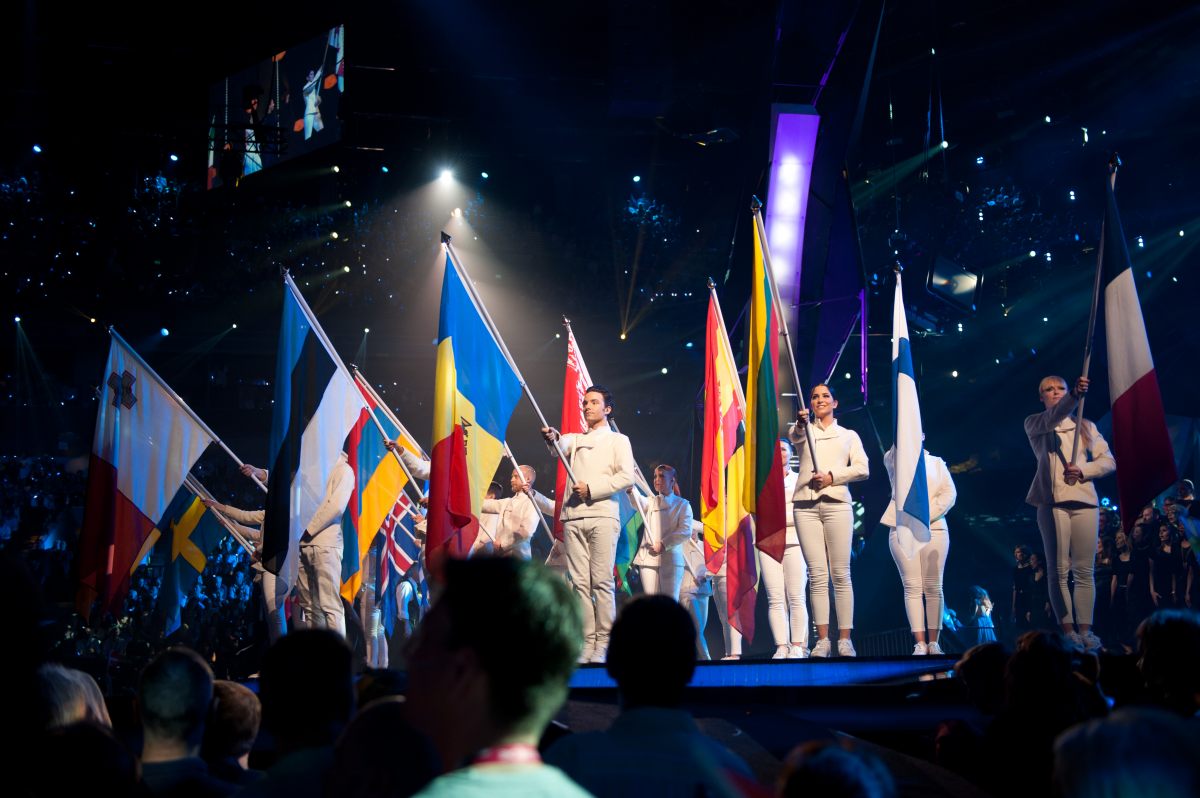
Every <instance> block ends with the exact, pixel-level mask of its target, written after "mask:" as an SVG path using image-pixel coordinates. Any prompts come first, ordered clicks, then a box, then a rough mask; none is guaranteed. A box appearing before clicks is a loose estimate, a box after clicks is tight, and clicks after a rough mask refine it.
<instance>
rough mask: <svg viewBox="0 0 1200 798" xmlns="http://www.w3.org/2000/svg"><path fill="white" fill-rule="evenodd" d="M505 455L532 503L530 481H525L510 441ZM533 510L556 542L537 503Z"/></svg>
mask: <svg viewBox="0 0 1200 798" xmlns="http://www.w3.org/2000/svg"><path fill="white" fill-rule="evenodd" d="M504 454H505V455H506V456H507V457H508V461H509V462H510V463H512V467H513V471H515V472H516V473H517V474H518V475H519V476H520V478H521V489H522V490H523V491H525V492H526V493H525V495H526V496H528V497H529V501H531V502H532V501H533V497H532V496H530V495H529V493H528V491H530V490H531V489H532V488H530V486H529V481H528V480H526V479H525V472H524V471H522V470H521V465H520V463H518V462H517V458H516V457H513V453H512V449H510V448H509V446H508V441H505V442H504ZM533 509H534V510H537V517H538V520H539V521H541V522H542V524H541V526H542V529H544V530H546V534H547V535H548V536H549V537H550V540H554V533H553V532H551V531H550V525H549V524H547V523H546V516H544V515H542V511H541V510H538V506H537V502H534V504H533Z"/></svg>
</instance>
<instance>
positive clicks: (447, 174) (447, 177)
mask: <svg viewBox="0 0 1200 798" xmlns="http://www.w3.org/2000/svg"><path fill="white" fill-rule="evenodd" d="M453 179H454V173H453V172H451V171H450V170H449V169H443V170H442V171H441V173H440V174H439V175H438V180H440V181H442V182H443V183H449V182H450V181H451V180H453Z"/></svg>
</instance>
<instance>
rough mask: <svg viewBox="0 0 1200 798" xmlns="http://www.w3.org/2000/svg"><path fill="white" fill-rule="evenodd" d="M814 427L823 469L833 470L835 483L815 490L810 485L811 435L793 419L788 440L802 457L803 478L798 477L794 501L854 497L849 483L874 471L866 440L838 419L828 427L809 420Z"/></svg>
mask: <svg viewBox="0 0 1200 798" xmlns="http://www.w3.org/2000/svg"><path fill="white" fill-rule="evenodd" d="M809 426H810V427H812V436H813V445H814V446H815V447H816V449H817V465H818V466H820V468H821V471H822V472H825V471H828V472H829V473H831V474H833V484H832V485H830V486H829V487H828V488H825V489H823V490H813V489H812V488H811V487H809V485H808V480H807V479H804V477H805V476H807V475H809V474H811V473H812V458H811V457H810V456H809V454H808V436H806V435H805V434H804V428H803V427H800V426H799V425H798V424H796V423H793V424H792V425H791V426H790V427H788V440H790V441H791V442H792V443H793V444H794V445H795V447H796V454H797V455H798V456H799V458H800V460H799V462H800V466H799V467H800V475H801V476H800V478H799V479H797V480H796V490H795V492H794V493H792V501H793V502H804V501H815V500H817V499H820V498H822V497H828V498H830V499H833V500H834V501H838V502H847V503H849V502H850V501H851V498H850V489H849V488H848V487H846V485H848V484H849V483H851V482H861V481H862V480H864V479H866V478H867V477H869V476H870V475H871V470H870V466H869V465H868V463H867V452H866V450H865V449H863V445H862V440H861V439H860V438H859V437H858V433H857V432H855V431H854V430H852V429H846V428H845V427H843V426H841V425H839V424H838V423H837V419H834V421H833V423H832V424H830V425H829V426H828V427H826V428H825V429H821V425H820V424H816V423H812V424H809Z"/></svg>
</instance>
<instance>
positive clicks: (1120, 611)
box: [1101, 532, 1133, 646]
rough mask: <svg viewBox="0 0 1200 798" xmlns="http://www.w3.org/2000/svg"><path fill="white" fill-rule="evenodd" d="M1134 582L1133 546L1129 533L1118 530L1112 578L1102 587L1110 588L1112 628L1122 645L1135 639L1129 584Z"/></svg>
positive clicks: (1114, 544) (1115, 539) (1114, 541)
mask: <svg viewBox="0 0 1200 798" xmlns="http://www.w3.org/2000/svg"><path fill="white" fill-rule="evenodd" d="M1132 582H1133V547H1132V546H1131V545H1130V543H1129V535H1126V534H1125V533H1124V532H1117V534H1116V535H1114V536H1113V559H1112V579H1111V581H1110V584H1109V585H1108V586H1107V587H1105V586H1104V585H1101V587H1102V588H1104V589H1107V590H1108V594H1109V604H1110V606H1111V607H1112V619H1113V620H1112V628H1113V631H1114V633H1115V634H1116V637H1117V642H1118V643H1120V644H1121V645H1122V646H1126V645H1129V643H1130V641H1131V640H1133V624H1132V623H1131V619H1130V610H1129V586H1130V584H1131V583H1132Z"/></svg>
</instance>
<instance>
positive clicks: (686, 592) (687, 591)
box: [679, 579, 712, 660]
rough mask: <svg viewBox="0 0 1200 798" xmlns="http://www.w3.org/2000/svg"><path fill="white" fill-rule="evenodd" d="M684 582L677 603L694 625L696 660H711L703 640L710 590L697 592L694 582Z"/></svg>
mask: <svg viewBox="0 0 1200 798" xmlns="http://www.w3.org/2000/svg"><path fill="white" fill-rule="evenodd" d="M710 581H711V580H710ZM684 582H686V583H687V587H685V588H683V589H681V590H680V592H679V603H680V605H681V606H682V607H683V608H684V609H685V610H687V611H688V614H689V615H691V616H692V620H693V621H694V622H695V624H696V659H701V660H709V659H712V657H711V656H710V655H709V653H708V641H707V640H705V639H704V630H705V628H707V627H708V599H709V598H710V597H711V595H712V588H711V587H709V588H708V589H705V590H697V589H696V582H695V581H694V580H692V579H685V580H684Z"/></svg>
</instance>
